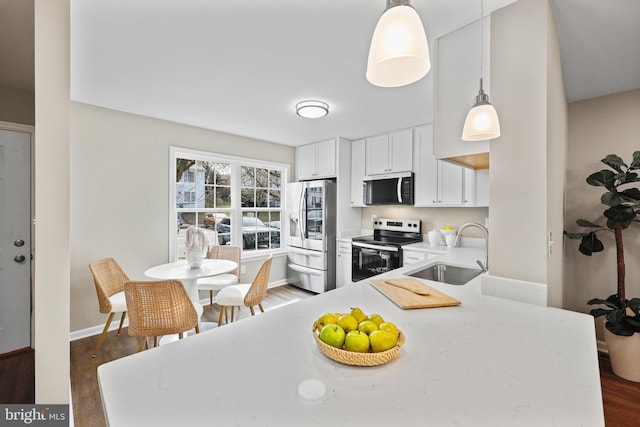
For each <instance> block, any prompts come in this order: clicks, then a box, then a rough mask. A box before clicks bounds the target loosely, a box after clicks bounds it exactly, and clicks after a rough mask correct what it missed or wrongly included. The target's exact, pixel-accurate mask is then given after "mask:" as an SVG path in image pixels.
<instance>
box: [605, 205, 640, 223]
mask: <svg viewBox="0 0 640 427" xmlns="http://www.w3.org/2000/svg"><path fill="white" fill-rule="evenodd" d="M604 216H605V217H607V218H609V219H611V220H613V221H615V222H629V221H632V220H633V219H634V218H635V217H636V212H635V211H634V210H633V209H631V208H628V207H625V206H621V205H618V206H613V207H611V208H609V209H607V210H606V211H604Z"/></svg>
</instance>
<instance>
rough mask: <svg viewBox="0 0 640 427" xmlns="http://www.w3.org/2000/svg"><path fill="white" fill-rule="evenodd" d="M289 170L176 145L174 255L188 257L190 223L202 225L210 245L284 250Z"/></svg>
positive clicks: (173, 163)
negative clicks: (285, 186)
mask: <svg viewBox="0 0 640 427" xmlns="http://www.w3.org/2000/svg"><path fill="white" fill-rule="evenodd" d="M287 173H288V166H287V165H283V164H278V163H270V162H264V161H260V160H253V159H246V158H240V157H230V156H224V155H217V154H213V153H206V152H198V151H193V150H185V149H178V148H172V149H171V175H170V176H172V177H175V178H174V179H173V180H172V182H171V188H170V193H171V200H173V203H172V204H171V212H170V217H171V218H175V219H176V220H175V221H172V224H171V236H170V257H171V259H181V258H185V256H186V253H185V248H184V235H185V232H186V229H187V228H188V227H189V226H190V225H197V226H198V227H201V228H203V229H204V230H205V231H206V234H207V237H208V238H209V244H211V245H213V244H216V243H217V244H220V245H227V244H232V245H237V246H240V247H241V248H242V249H243V252H244V253H247V252H258V251H271V250H277V249H279V248H280V224H281V221H280V220H281V217H282V215H283V211H282V209H283V208H282V206H283V187H282V183H283V182H285V183H286V182H287ZM236 224H241V227H235V225H236ZM174 227H175V228H174Z"/></svg>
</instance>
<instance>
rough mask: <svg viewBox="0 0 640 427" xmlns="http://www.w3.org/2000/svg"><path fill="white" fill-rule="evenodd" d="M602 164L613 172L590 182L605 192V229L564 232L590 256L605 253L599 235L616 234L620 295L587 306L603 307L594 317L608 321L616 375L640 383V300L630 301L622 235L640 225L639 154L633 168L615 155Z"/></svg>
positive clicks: (604, 172)
mask: <svg viewBox="0 0 640 427" xmlns="http://www.w3.org/2000/svg"><path fill="white" fill-rule="evenodd" d="M602 163H604V164H605V165H607V166H609V168H610V169H604V170H601V171H599V172H595V173H592V174H591V175H589V177H588V178H587V183H588V184H589V185H593V186H599V187H605V189H606V191H605V192H604V194H602V196H601V198H600V202H601V203H602V204H603V205H605V206H606V209H605V210H604V216H605V218H606V226H604V227H603V226H601V225H598V224H595V223H593V222H591V221H587V220H584V219H578V220H577V221H576V223H577V224H578V225H579V226H581V227H587V228H590V229H591V230H590V231H588V232H583V233H570V232H567V231H565V235H566V236H567V237H569V238H570V239H579V240H581V242H580V246H579V248H578V249H579V251H580V252H581V253H583V254H584V255H588V256H591V254H593V253H594V252H601V251H602V250H604V244H603V243H602V241H601V240H600V239H599V238H598V236H597V234H598V233H600V232H605V233H613V235H614V238H615V243H616V254H617V275H618V286H617V292H616V293H615V294H613V295H610V296H609V297H608V298H606V299H599V298H594V299H591V300H589V301H588V302H587V304H589V305H600V306H604V308H595V309H593V310H591V315H592V316H594V317H596V318H598V317H600V316H605V318H606V323H605V340H606V342H607V346H608V348H609V357H610V359H611V367H612V370H613V372H614V373H615V374H616V375H618V376H620V377H623V378H625V379H628V380H631V381H636V382H640V298H631V299H627V296H626V293H625V264H624V247H623V244H622V232H623V231H625V230H629V229H630V227H631V226H632V224H633V223H634V222H640V221H639V220H638V219H637V217H638V215H640V189H639V188H638V186H637V183H638V182H640V178H638V173H637V171H638V170H640V151H636V152H634V153H633V160H632V162H631V164H630V165H627V164H626V163H624V161H623V160H622V159H621V158H620V157H618V156H617V155H615V154H609V155H607V156H606V157H605V158H604V159H602ZM633 184H636V186H632V185H633Z"/></svg>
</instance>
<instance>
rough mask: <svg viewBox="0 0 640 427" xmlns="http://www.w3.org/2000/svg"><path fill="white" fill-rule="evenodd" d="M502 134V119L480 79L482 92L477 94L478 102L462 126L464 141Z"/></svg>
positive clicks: (480, 139)
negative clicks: (499, 117)
mask: <svg viewBox="0 0 640 427" xmlns="http://www.w3.org/2000/svg"><path fill="white" fill-rule="evenodd" d="M499 136H500V121H499V120H498V113H497V112H496V109H495V108H494V107H493V105H491V103H490V102H489V95H487V94H486V93H484V91H483V90H482V79H480V92H479V93H478V96H476V103H475V104H474V105H473V107H472V108H471V110H469V112H468V113H467V118H466V119H465V121H464V128H462V139H463V140H464V141H486V140H488V139H494V138H497V137H499Z"/></svg>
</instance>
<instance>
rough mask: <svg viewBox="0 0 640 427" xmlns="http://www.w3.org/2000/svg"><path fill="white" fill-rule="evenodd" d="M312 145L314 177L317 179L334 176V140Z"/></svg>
mask: <svg viewBox="0 0 640 427" xmlns="http://www.w3.org/2000/svg"><path fill="white" fill-rule="evenodd" d="M314 145H315V146H316V152H315V156H316V176H317V177H318V178H331V177H334V176H336V140H335V139H330V140H328V141H322V142H318V143H316V144H314Z"/></svg>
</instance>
